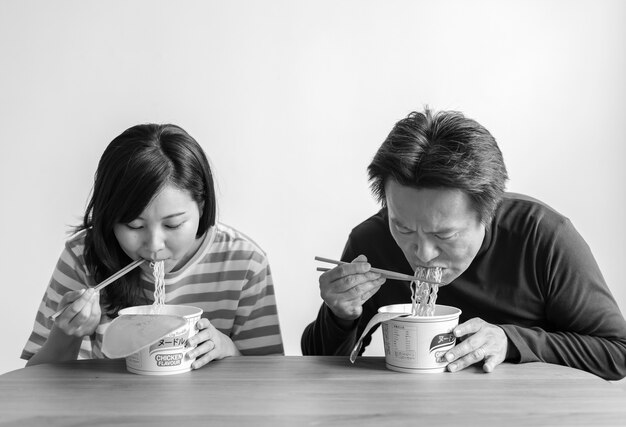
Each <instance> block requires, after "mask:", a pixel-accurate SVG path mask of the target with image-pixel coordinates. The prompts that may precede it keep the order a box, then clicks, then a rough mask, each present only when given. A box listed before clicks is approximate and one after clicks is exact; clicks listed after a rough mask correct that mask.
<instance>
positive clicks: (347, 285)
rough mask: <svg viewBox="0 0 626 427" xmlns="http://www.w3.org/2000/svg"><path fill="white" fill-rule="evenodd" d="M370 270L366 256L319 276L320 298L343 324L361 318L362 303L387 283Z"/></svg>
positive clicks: (360, 256)
mask: <svg viewBox="0 0 626 427" xmlns="http://www.w3.org/2000/svg"><path fill="white" fill-rule="evenodd" d="M370 269H371V265H370V264H369V263H368V262H367V258H366V257H365V255H359V256H358V257H356V258H355V259H354V261H352V262H351V263H350V264H342V265H338V266H337V267H335V268H333V269H332V270H330V271H327V272H325V273H324V274H322V275H321V276H320V279H319V280H320V294H321V296H322V299H323V300H324V302H325V303H326V305H327V306H328V307H329V308H330V309H331V310H332V312H333V313H334V314H335V316H337V317H338V318H340V319H344V320H353V319H356V318H358V317H359V316H361V313H362V312H363V303H365V301H367V300H368V299H370V298H371V297H372V295H374V294H375V293H376V292H378V289H380V286H381V285H382V284H383V283H385V280H386V279H385V278H384V277H382V276H381V275H380V274H378V273H374V272H371V271H370Z"/></svg>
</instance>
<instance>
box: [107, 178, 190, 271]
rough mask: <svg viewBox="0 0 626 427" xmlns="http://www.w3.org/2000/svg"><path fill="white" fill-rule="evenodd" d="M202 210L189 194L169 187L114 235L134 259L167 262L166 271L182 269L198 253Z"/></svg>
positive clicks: (115, 227) (120, 224)
mask: <svg viewBox="0 0 626 427" xmlns="http://www.w3.org/2000/svg"><path fill="white" fill-rule="evenodd" d="M199 222H200V207H199V206H198V203H196V202H195V201H194V200H193V199H192V198H191V194H190V193H189V192H188V191H186V190H181V189H179V188H177V187H175V186H173V185H171V184H168V185H167V186H165V187H164V188H163V189H162V190H161V192H160V193H158V194H157V195H156V197H155V198H154V199H153V200H152V201H151V202H150V204H149V205H148V206H147V207H146V208H145V209H144V211H143V212H142V213H141V214H140V215H139V216H138V217H137V218H135V219H134V220H132V221H131V222H128V223H118V224H116V225H115V226H114V228H113V231H114V233H115V237H116V238H117V241H118V242H119V244H120V246H121V247H122V249H123V250H124V252H125V253H126V255H128V256H129V257H130V258H132V259H134V260H137V259H140V258H143V259H145V260H148V261H165V271H166V272H170V271H175V270H177V269H178V268H180V267H182V266H183V265H184V264H185V263H186V262H187V261H189V259H190V258H191V257H192V256H193V255H194V254H195V253H196V250H197V249H198V247H199V246H200V244H201V239H196V233H197V232H198V224H199Z"/></svg>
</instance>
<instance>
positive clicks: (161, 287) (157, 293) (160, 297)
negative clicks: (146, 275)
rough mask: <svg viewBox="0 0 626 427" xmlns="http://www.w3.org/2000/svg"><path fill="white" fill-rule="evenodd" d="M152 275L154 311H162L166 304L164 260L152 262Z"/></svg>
mask: <svg viewBox="0 0 626 427" xmlns="http://www.w3.org/2000/svg"><path fill="white" fill-rule="evenodd" d="M150 267H152V276H153V277H154V303H153V304H152V310H151V311H152V312H153V313H157V314H158V313H160V312H161V307H163V305H164V304H165V263H164V262H163V261H158V262H151V263H150Z"/></svg>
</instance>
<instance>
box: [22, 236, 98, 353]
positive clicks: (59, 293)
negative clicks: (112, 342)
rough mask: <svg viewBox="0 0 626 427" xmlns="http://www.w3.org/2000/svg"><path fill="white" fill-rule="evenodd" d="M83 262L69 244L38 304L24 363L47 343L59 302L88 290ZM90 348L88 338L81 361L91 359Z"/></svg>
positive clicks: (83, 345) (87, 276)
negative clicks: (67, 295) (68, 293)
mask: <svg viewBox="0 0 626 427" xmlns="http://www.w3.org/2000/svg"><path fill="white" fill-rule="evenodd" d="M82 259H83V258H82V255H79V254H77V253H76V252H75V251H74V250H73V249H72V245H70V244H69V243H66V245H65V249H64V250H63V252H62V253H61V256H60V257H59V260H58V261H57V264H56V267H55V269H54V272H53V274H52V277H51V279H50V282H49V283H48V287H47V288H46V291H45V293H44V296H43V298H42V300H41V303H40V304H39V309H38V311H37V315H36V317H35V323H34V325H33V331H32V332H31V334H30V337H29V338H28V341H27V342H26V345H25V346H24V349H23V350H22V354H21V358H22V359H25V360H28V359H30V358H31V357H32V356H33V355H34V354H35V353H37V352H38V351H39V349H40V348H41V347H42V346H43V344H44V343H45V342H46V340H47V339H48V336H49V335H50V330H51V329H52V326H53V325H54V321H53V320H51V319H50V316H51V315H52V314H54V313H55V312H56V311H57V310H58V307H59V302H60V301H61V298H63V295H65V293H67V292H70V291H77V290H81V289H86V288H87V287H88V286H89V285H88V284H90V283H91V279H90V276H89V275H88V274H87V272H86V271H87V269H86V266H85V264H84V262H83V261H82ZM91 347H92V346H91V337H85V338H84V339H83V342H82V343H81V347H80V351H79V354H78V358H79V359H89V358H91V357H92V354H91V353H92V348H91Z"/></svg>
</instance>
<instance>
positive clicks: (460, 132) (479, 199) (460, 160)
mask: <svg viewBox="0 0 626 427" xmlns="http://www.w3.org/2000/svg"><path fill="white" fill-rule="evenodd" d="M367 169H368V173H369V181H370V186H371V189H372V192H373V194H374V196H375V197H376V198H377V199H378V201H379V202H380V203H381V204H382V205H383V206H385V205H386V198H385V184H386V182H387V180H388V179H393V180H395V181H396V182H398V184H401V185H404V186H407V187H413V188H431V189H432V188H454V189H458V190H461V191H464V192H465V193H466V194H467V195H468V196H469V197H470V198H471V200H472V202H473V207H474V209H475V210H476V212H477V213H478V214H479V215H480V220H481V221H482V223H483V224H485V225H486V226H488V225H489V223H490V222H491V219H492V217H493V215H494V213H495V210H496V208H497V206H498V204H499V203H500V201H501V200H502V195H503V194H504V189H505V183H506V180H507V179H508V176H507V172H506V167H505V165H504V160H503V158H502V153H501V152H500V149H499V148H498V144H497V143H496V140H495V139H494V138H493V136H491V134H490V133H489V131H487V129H485V128H484V127H483V126H481V125H480V124H479V123H477V122H476V121H474V120H472V119H468V118H466V117H465V116H463V114H461V113H459V112H456V111H440V112H438V113H436V114H433V113H432V112H431V111H430V110H429V109H428V108H426V109H425V111H424V112H423V113H418V112H412V113H411V114H409V115H408V117H407V118H405V119H402V120H400V121H399V122H398V123H396V125H395V126H394V128H393V129H392V130H391V133H390V134H389V136H387V139H385V141H384V142H383V143H382V145H381V146H380V148H379V149H378V151H377V152H376V155H375V156H374V159H373V160H372V162H371V163H370V165H369V166H368V168H367Z"/></svg>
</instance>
